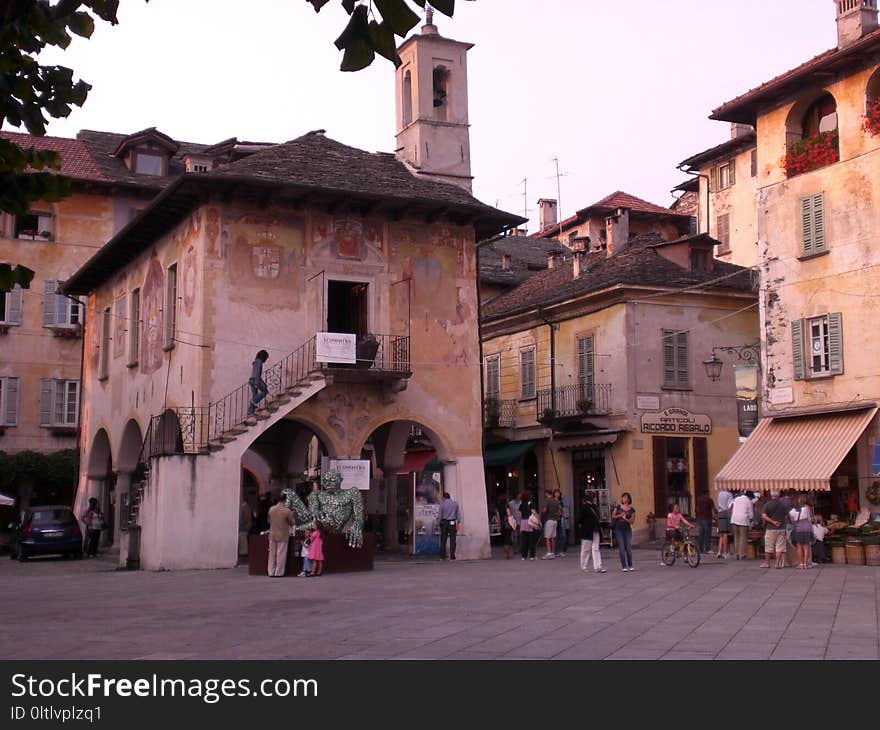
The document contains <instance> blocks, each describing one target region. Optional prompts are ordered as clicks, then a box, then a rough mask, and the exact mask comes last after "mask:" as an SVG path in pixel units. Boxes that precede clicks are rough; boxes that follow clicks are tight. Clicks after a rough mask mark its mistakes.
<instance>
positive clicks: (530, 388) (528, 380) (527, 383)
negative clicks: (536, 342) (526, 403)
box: [519, 347, 535, 400]
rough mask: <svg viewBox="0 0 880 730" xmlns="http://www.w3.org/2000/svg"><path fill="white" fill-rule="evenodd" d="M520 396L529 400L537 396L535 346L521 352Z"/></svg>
mask: <svg viewBox="0 0 880 730" xmlns="http://www.w3.org/2000/svg"><path fill="white" fill-rule="evenodd" d="M519 382H520V391H519V397H520V398H522V399H523V400H528V399H530V398H534V397H535V348H534V347H530V348H529V349H528V350H520V353H519Z"/></svg>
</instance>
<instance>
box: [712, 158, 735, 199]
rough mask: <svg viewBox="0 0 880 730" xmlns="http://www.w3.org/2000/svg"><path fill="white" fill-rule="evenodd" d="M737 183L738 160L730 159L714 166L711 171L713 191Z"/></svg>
mask: <svg viewBox="0 0 880 730" xmlns="http://www.w3.org/2000/svg"><path fill="white" fill-rule="evenodd" d="M734 183H736V162H735V161H734V160H729V161H727V162H723V163H721V164H720V165H717V166H715V167H713V168H712V170H711V173H710V187H711V188H712V192H716V191H718V190H724V189H726V188H729V187H730V186H731V185H733V184H734Z"/></svg>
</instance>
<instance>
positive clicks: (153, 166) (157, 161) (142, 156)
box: [134, 152, 165, 175]
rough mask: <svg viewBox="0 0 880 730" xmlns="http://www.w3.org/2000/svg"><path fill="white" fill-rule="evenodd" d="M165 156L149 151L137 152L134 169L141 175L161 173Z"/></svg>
mask: <svg viewBox="0 0 880 730" xmlns="http://www.w3.org/2000/svg"><path fill="white" fill-rule="evenodd" d="M164 162H165V158H164V157H163V156H162V155H155V154H150V153H149V152H135V163H134V165H135V167H134V171H135V172H136V173H138V174H140V175H161V174H162V173H163V167H164Z"/></svg>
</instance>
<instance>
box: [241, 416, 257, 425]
mask: <svg viewBox="0 0 880 730" xmlns="http://www.w3.org/2000/svg"><path fill="white" fill-rule="evenodd" d="M242 423H244V424H245V425H247V426H256V425H257V418H256V416H248V417H247V418H245V419H244V421H242Z"/></svg>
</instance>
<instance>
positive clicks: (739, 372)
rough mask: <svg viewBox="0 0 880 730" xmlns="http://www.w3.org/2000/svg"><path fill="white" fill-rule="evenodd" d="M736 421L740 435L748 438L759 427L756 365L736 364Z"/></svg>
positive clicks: (734, 369) (734, 370)
mask: <svg viewBox="0 0 880 730" xmlns="http://www.w3.org/2000/svg"><path fill="white" fill-rule="evenodd" d="M733 372H734V376H735V378H736V423H737V426H738V427H739V435H740V436H741V437H742V438H746V437H747V436H748V435H749V434H750V433H751V432H752V431H754V430H755V429H756V428H757V427H758V368H756V367H755V366H754V365H735V366H734V368H733Z"/></svg>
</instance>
